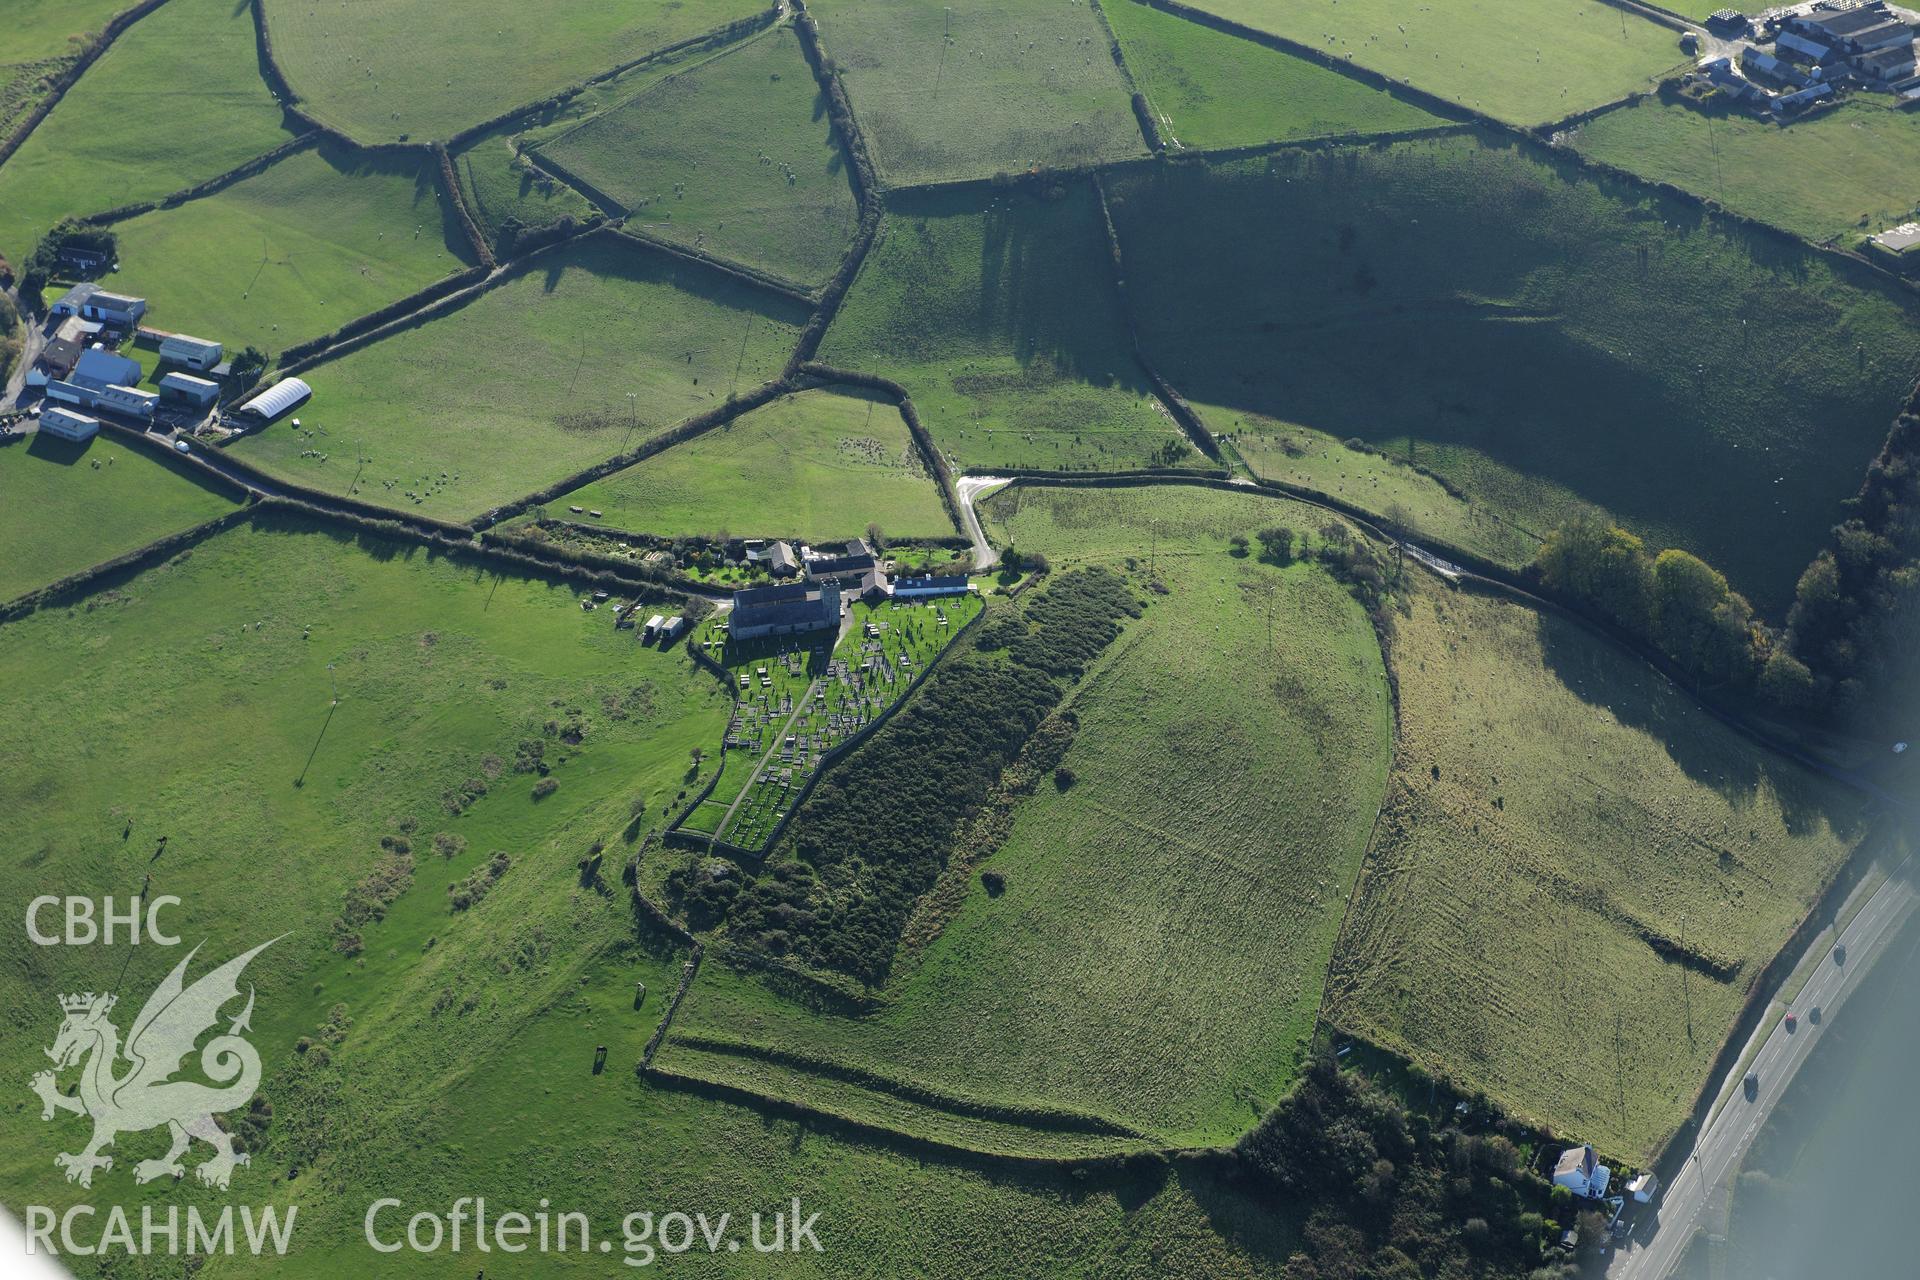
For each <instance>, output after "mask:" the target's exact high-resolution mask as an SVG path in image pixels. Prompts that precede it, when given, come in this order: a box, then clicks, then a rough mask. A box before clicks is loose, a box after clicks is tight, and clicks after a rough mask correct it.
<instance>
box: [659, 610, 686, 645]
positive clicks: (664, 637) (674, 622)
mask: <svg viewBox="0 0 1920 1280" xmlns="http://www.w3.org/2000/svg"><path fill="white" fill-rule="evenodd" d="M686 629H687V620H686V619H685V618H683V617H681V616H680V615H679V614H675V615H674V616H673V617H671V618H668V619H667V622H666V625H665V626H663V627H661V628H660V645H661V647H662V648H665V647H666V646H667V645H670V644H672V643H673V642H674V641H675V640H677V639H679V638H680V633H681V632H682V631H685V630H686Z"/></svg>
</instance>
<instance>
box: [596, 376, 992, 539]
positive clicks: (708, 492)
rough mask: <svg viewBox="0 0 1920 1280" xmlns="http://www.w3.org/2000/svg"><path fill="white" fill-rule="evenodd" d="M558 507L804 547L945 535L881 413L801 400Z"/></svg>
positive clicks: (949, 525)
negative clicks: (867, 537) (871, 530)
mask: <svg viewBox="0 0 1920 1280" xmlns="http://www.w3.org/2000/svg"><path fill="white" fill-rule="evenodd" d="M563 501H565V502H567V503H570V504H578V505H580V506H583V507H588V508H591V509H594V510H598V511H601V512H602V513H604V515H605V518H606V523H607V524H608V525H609V526H611V527H613V528H616V529H627V530H631V531H634V532H639V533H655V534H662V535H666V536H676V535H680V534H692V533H714V532H716V531H718V530H721V529H725V530H727V531H728V532H730V533H732V534H734V535H735V536H744V537H766V536H773V537H788V538H794V537H797V538H801V539H805V540H808V541H812V542H831V541H834V540H836V539H846V538H854V537H859V536H860V535H862V534H864V533H865V532H866V530H867V526H868V525H869V524H872V523H877V524H879V526H880V528H881V529H882V531H884V532H885V533H886V535H887V536H888V537H893V538H942V537H951V536H953V533H954V528H953V522H952V521H951V520H949V519H948V518H947V513H946V508H944V507H943V506H941V504H940V491H939V489H938V487H937V486H936V485H935V484H934V482H933V478H932V477H931V476H929V475H928V474H927V468H926V464H925V463H924V462H923V461H922V460H921V458H920V456H919V452H918V450H916V449H915V448H914V447H913V438H912V437H911V436H910V435H908V434H907V424H906V423H905V422H904V421H903V420H902V419H901V417H900V411H899V410H898V409H896V408H894V406H893V404H892V403H891V402H890V401H887V400H883V399H880V398H878V397H869V396H865V395H859V394H843V393H840V392H837V391H805V392H801V393H800V394H798V395H790V396H783V397H781V398H780V399H778V400H776V401H774V402H773V403H772V404H769V405H766V406H764V407H762V408H759V409H755V410H754V411H753V412H752V413H749V414H746V415H745V416H744V417H739V418H735V419H734V420H733V421H732V422H731V423H729V424H727V425H726V426H725V427H722V428H720V429H719V430H717V431H711V432H708V433H707V434H706V435H704V436H700V437H698V438H696V439H693V440H689V441H688V442H687V443H685V444H683V445H676V446H675V447H674V448H672V449H669V450H668V451H667V452H665V453H662V454H656V455H655V456H654V457H651V458H649V459H647V460H646V461H645V462H641V463H636V464H635V465H634V466H631V467H629V468H627V469H626V470H625V471H621V472H618V473H616V474H614V475H611V476H608V477H607V478H606V479H604V480H596V481H594V482H593V483H592V484H589V485H586V486H584V487H583V488H579V489H576V490H574V491H573V492H572V493H570V494H568V495H567V496H566V497H565V499H563Z"/></svg>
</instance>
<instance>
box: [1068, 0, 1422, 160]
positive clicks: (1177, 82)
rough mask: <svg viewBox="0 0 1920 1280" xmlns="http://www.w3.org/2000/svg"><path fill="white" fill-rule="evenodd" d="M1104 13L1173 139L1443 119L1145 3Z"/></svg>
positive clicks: (1360, 128)
mask: <svg viewBox="0 0 1920 1280" xmlns="http://www.w3.org/2000/svg"><path fill="white" fill-rule="evenodd" d="M1102 12H1104V13H1105V14H1106V15H1107V21H1108V22H1110V23H1112V24H1113V29H1114V33H1115V34H1116V35H1118V36H1119V37H1120V47H1121V49H1122V50H1123V51H1124V52H1125V54H1126V59H1127V69H1128V70H1129V71H1131V72H1132V73H1133V79H1134V82H1135V83H1136V84H1138V85H1139V86H1140V91H1141V92H1142V93H1144V94H1145V95H1146V97H1147V103H1148V106H1149V107H1151V108H1152V111H1153V115H1154V119H1155V121H1156V122H1157V124H1158V126H1159V129H1160V132H1161V135H1162V136H1163V137H1164V138H1166V139H1167V140H1168V142H1169V145H1173V146H1180V147H1238V146H1247V145H1250V144H1253V143H1259V142H1273V141H1279V140H1283V139H1287V138H1311V137H1318V136H1321V135H1325V134H1335V133H1380V132H1385V131H1388V130H1395V129H1418V128H1421V127H1423V126H1425V125H1433V124H1442V123H1444V121H1442V120H1441V119H1439V118H1438V117H1436V116H1434V115H1433V114H1431V113H1430V112H1427V111H1423V110H1421V109H1420V108H1419V107H1416V106H1413V105H1412V104H1410V103H1406V102H1401V101H1399V100H1398V99H1396V98H1394V97H1392V96H1391V95H1389V94H1388V93H1386V92H1385V91H1384V90H1381V89H1376V88H1374V87H1372V86H1371V85H1367V84H1363V83H1361V82H1360V81H1358V80H1353V79H1349V78H1348V77H1346V76H1343V75H1341V74H1340V73H1339V72H1337V71H1330V70H1328V69H1327V68H1325V67H1323V66H1320V65H1319V64H1318V63H1314V62H1309V61H1307V60H1306V59H1305V58H1296V57H1293V56H1292V55H1290V54H1286V53H1282V52H1280V51H1279V50H1276V49H1270V48H1267V47H1266V46H1264V45H1260V44H1256V43H1254V42H1253V41H1251V40H1245V39H1242V38H1240V37H1239V36H1234V35H1229V34H1227V33H1226V32H1223V31H1216V30H1215V29H1213V28H1212V27H1207V26H1202V25H1201V24H1200V23H1197V22H1192V21H1189V20H1188V19H1186V18H1182V17H1178V16H1176V15H1174V14H1171V13H1168V12H1167V11H1166V10H1164V9H1156V8H1154V7H1153V6H1151V5H1149V4H1145V3H1142V0H1106V2H1105V3H1104V4H1103V6H1102Z"/></svg>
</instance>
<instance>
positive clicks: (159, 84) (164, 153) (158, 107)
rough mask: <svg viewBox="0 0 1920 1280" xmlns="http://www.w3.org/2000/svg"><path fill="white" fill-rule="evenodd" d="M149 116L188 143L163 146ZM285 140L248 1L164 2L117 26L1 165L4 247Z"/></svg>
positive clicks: (173, 187)
mask: <svg viewBox="0 0 1920 1280" xmlns="http://www.w3.org/2000/svg"><path fill="white" fill-rule="evenodd" d="M0 25H5V24H0ZM183 67H191V68H192V69H193V71H192V74H191V75H183V74H181V68H183ZM157 120H164V121H165V122H166V124H165V129H166V133H165V135H164V136H166V137H173V138H191V139H192V145H191V146H168V145H163V144H162V143H161V141H160V137H161V135H156V133H155V131H154V130H155V121H157ZM287 137H288V134H287V133H286V131H285V130H284V129H283V128H282V127H281V111H280V108H279V107H278V106H277V105H276V104H275V103H274V101H273V96H272V95H271V94H269V93H268V92H267V86H266V84H265V83H264V82H263V81H262V80H261V79H260V67H259V63H258V60H257V59H256V58H255V55H254V41H253V19H252V17H251V16H250V12H249V10H248V8H247V7H246V6H245V5H239V6H236V5H235V4H234V3H233V0H169V2H168V3H167V4H164V5H162V6H161V7H160V8H158V9H156V10H155V11H154V12H152V13H150V14H148V15H147V16H146V17H144V18H142V19H140V21H138V22H136V23H135V24H134V25H133V26H131V27H129V28H127V30H126V31H124V32H122V33H121V35H120V38H119V39H118V40H115V41H114V42H113V46H112V48H110V49H108V50H107V52H106V53H104V54H102V55H101V56H100V58H99V60H98V61H96V62H95V63H94V64H93V65H92V66H91V67H89V68H88V69H87V73H86V74H85V75H84V76H82V77H81V78H80V81H79V83H77V84H75V85H74V86H73V88H72V89H70V90H68V92H67V94H66V96H65V97H63V98H61V99H60V103H59V105H58V106H56V107H55V108H54V109H53V111H52V113H51V114H49V115H48V116H47V118H46V119H45V120H43V121H41V122H40V124H39V126H38V127H37V128H35V129H34V131H33V132H32V133H31V134H30V135H28V138H27V141H26V142H25V143H24V144H22V145H21V147H20V150H18V151H16V152H15V153H14V154H13V156H12V157H11V158H9V159H8V161H7V163H6V164H5V165H4V166H0V254H5V255H6V256H7V257H8V258H10V259H12V260H13V261H15V262H19V261H20V260H21V259H23V258H25V257H26V255H27V254H28V253H29V252H31V251H32V249H33V246H34V245H35V244H36V243H37V242H38V241H39V239H40V237H41V236H43V235H45V234H46V233H47V231H48V230H49V229H50V228H51V227H52V226H53V224H54V223H56V222H58V221H60V219H62V218H65V217H80V216H84V215H86V214H90V213H102V212H104V211H106V210H108V209H113V208H118V207H119V206H121V205H125V204H132V203H134V202H135V201H139V200H157V199H159V198H160V197H161V196H164V195H167V194H168V193H170V192H174V191H178V190H180V189H182V188H184V187H190V186H192V185H193V184H194V183H196V182H203V181H205V180H206V179H208V178H211V177H214V176H216V175H218V174H222V173H225V172H226V171H227V170H229V169H232V168H234V167H235V166H236V165H239V164H241V163H243V162H245V161H247V160H250V159H252V158H253V157H254V156H257V155H260V154H261V153H262V152H266V151H271V150H272V149H273V148H274V147H277V146H279V145H280V144H281V143H282V142H285V141H286V140H287Z"/></svg>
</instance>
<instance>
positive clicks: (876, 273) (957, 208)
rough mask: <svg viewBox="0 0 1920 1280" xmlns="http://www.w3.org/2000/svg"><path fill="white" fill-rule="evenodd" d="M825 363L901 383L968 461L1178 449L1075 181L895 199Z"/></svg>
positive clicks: (940, 438)
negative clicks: (1046, 188)
mask: <svg viewBox="0 0 1920 1280" xmlns="http://www.w3.org/2000/svg"><path fill="white" fill-rule="evenodd" d="M820 359H821V360H823V361H825V362H826V363H828V364H832V365H838V366H840V367H842V368H851V369H860V370H864V371H866V372H869V373H879V374H884V375H885V376H887V377H889V378H892V379H893V380H895V381H896V382H899V383H901V384H902V385H904V386H905V387H906V388H907V390H908V391H909V392H911V393H912V395H913V400H914V405H915V407H916V408H917V409H918V410H919V412H920V418H921V421H922V422H924V423H925V424H926V426H927V430H928V431H929V432H931V433H932V435H933V438H934V441H935V443H936V444H937V445H938V446H939V447H940V448H941V450H943V451H944V452H945V453H946V454H947V456H948V457H950V458H952V459H953V460H954V461H955V462H956V463H957V464H958V465H959V466H962V467H970V468H975V469H987V468H992V467H995V466H1002V467H1040V468H1047V469H1066V470H1104V471H1112V470H1126V469H1131V468H1138V467H1142V466H1146V465H1148V464H1149V463H1151V462H1154V461H1156V460H1157V459H1156V455H1157V454H1159V452H1160V451H1161V450H1165V449H1167V448H1169V447H1170V446H1171V447H1172V448H1173V449H1174V450H1180V449H1184V448H1186V446H1185V443H1184V440H1183V439H1182V438H1181V437H1180V435H1179V432H1178V428H1177V427H1176V426H1175V425H1174V423H1173V421H1172V419H1171V418H1170V417H1168V416H1167V413H1166V411H1165V410H1164V409H1163V408H1162V407H1161V405H1160V403H1159V401H1158V400H1156V399H1155V398H1154V396H1153V393H1152V391H1151V390H1150V388H1149V387H1148V385H1147V383H1146V381H1145V379H1144V377H1143V376H1142V375H1141V373H1140V370H1139V367H1138V366H1137V365H1136V364H1135V363H1134V359H1133V354H1132V351H1131V349H1130V347H1129V345H1128V341H1127V330H1126V322H1125V319H1124V317H1123V316H1122V315H1121V311H1120V299H1119V295H1118V293H1117V291H1116V290H1115V288H1114V284H1113V265H1112V260H1111V259H1110V258H1109V257H1108V254H1107V244H1106V232H1105V229H1104V228H1103V227H1102V225H1101V220H1100V207H1099V204H1098V202H1097V201H1096V199H1095V197H1094V193H1093V190H1092V188H1091V187H1090V186H1088V185H1086V184H1083V183H1075V184H1071V185H1065V186H1061V187H1057V188H1053V189H1052V191H1051V192H1049V193H1048V194H1046V195H1031V194H1027V193H1026V192H998V193H993V194H979V193H972V192H969V193H909V194H903V195H899V196H895V197H894V198H892V199H891V200H890V201H889V213H888V217H887V220H886V222H885V223H884V224H883V226H882V229H881V234H880V239H879V240H878V241H877V242H876V243H875V245H874V247H873V249H872V251H871V252H869V253H868V255H867V259H866V262H865V263H864V264H863V265H862V267H861V269H860V275H859V277H858V279H857V280H855V282H854V285H853V288H852V290H851V291H850V292H849V293H848V295H847V299H846V302H845V303H844V304H843V305H842V306H841V308H840V311H839V314H838V315H836V316H835V318H834V322H833V325H832V327H831V328H829V329H828V330H827V337H826V341H825V342H824V343H822V345H821V348H820Z"/></svg>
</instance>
